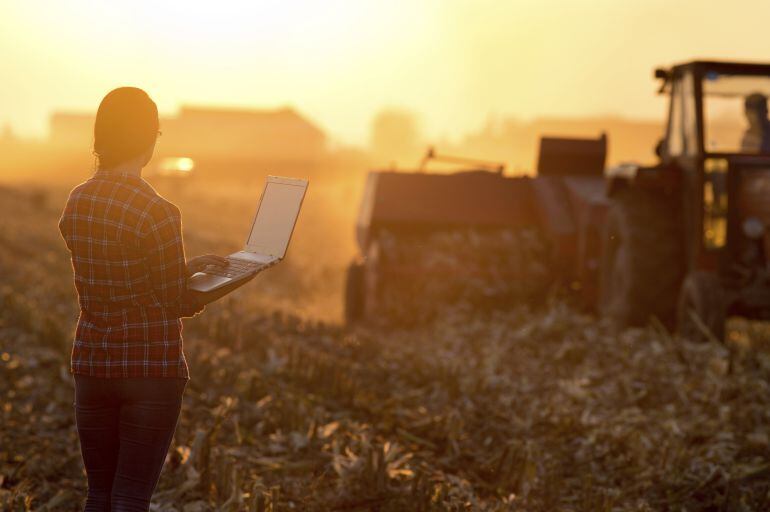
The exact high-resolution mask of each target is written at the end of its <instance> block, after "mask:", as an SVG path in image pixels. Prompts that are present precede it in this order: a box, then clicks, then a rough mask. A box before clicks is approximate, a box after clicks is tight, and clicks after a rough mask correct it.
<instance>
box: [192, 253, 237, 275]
mask: <svg viewBox="0 0 770 512" xmlns="http://www.w3.org/2000/svg"><path fill="white" fill-rule="evenodd" d="M227 265H228V262H227V259H226V258H223V257H222V256H217V255H216V254H204V255H203V256H196V257H194V258H191V259H190V260H188V261H187V275H188V276H191V275H193V274H195V273H196V272H203V271H205V270H206V268H207V267H209V266H212V267H219V268H225V267H226V266H227Z"/></svg>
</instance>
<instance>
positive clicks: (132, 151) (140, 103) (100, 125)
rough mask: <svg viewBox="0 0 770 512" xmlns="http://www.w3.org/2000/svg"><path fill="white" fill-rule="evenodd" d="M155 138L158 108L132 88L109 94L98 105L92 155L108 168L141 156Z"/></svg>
mask: <svg viewBox="0 0 770 512" xmlns="http://www.w3.org/2000/svg"><path fill="white" fill-rule="evenodd" d="M157 136H158V107H157V106H156V105H155V102H154V101H152V100H151V99H150V97H149V96H148V95H147V93H146V92H144V91H143V90H141V89H138V88H136V87H119V88H117V89H115V90H113V91H110V92H109V93H108V94H107V96H105V97H104V99H103V100H102V102H101V103H100V104H99V110H98V111H97V112H96V122H95V123H94V154H95V155H96V156H98V157H99V167H100V168H101V169H110V168H112V167H115V166H116V165H118V164H120V163H123V162H125V161H127V160H131V159H132V158H136V157H137V156H139V155H141V154H142V153H144V152H145V151H147V149H148V148H149V147H150V146H152V144H154V143H155V139H156V138H157Z"/></svg>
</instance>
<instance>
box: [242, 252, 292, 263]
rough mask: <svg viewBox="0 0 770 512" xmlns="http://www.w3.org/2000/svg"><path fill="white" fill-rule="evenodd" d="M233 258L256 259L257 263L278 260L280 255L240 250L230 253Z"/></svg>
mask: <svg viewBox="0 0 770 512" xmlns="http://www.w3.org/2000/svg"><path fill="white" fill-rule="evenodd" d="M230 257H231V258H235V259H238V260H246V261H254V262H257V263H272V262H274V261H278V260H279V259H280V258H278V256H270V255H269V254H258V253H256V252H249V251H238V252H236V253H233V254H231V255H230Z"/></svg>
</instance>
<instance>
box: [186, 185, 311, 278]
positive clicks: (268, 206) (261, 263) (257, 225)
mask: <svg viewBox="0 0 770 512" xmlns="http://www.w3.org/2000/svg"><path fill="white" fill-rule="evenodd" d="M307 183H308V182H307V180H300V179H294V178H281V177H278V176H268V177H267V183H265V188H264V190H263V191H262V197H261V198H260V200H259V206H258V207H257V214H256V215H255V216H254V222H253V223H252V225H251V231H250V232H249V237H248V239H247V240H246V247H244V248H243V250H242V251H238V252H236V253H233V254H231V255H230V256H227V261H228V263H229V264H228V266H227V267H224V268H210V269H207V270H206V271H205V272H197V273H195V274H193V275H192V276H191V277H190V279H189V280H188V282H187V288H189V289H191V290H196V291H199V292H210V291H213V290H216V289H217V288H221V287H222V286H225V285H227V284H230V283H233V282H234V281H238V280H240V279H245V278H247V277H250V276H251V275H252V274H255V273H257V272H261V271H262V270H264V269H266V268H268V267H271V266H273V265H275V264H276V263H278V262H279V261H281V260H282V259H283V257H284V255H285V254H286V248H287V247H288V246H289V240H290V239H291V234H292V232H293V231H294V226H295V224H296V223H297V216H298V215H299V209H300V207H301V206H302V200H303V199H304V198H305V191H306V190H307Z"/></svg>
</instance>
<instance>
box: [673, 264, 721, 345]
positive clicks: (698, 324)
mask: <svg viewBox="0 0 770 512" xmlns="http://www.w3.org/2000/svg"><path fill="white" fill-rule="evenodd" d="M676 321H677V322H676V323H677V333H678V334H679V335H680V336H682V337H683V338H686V339H688V340H691V341H699V342H706V341H709V339H711V337H712V336H713V337H714V338H716V339H717V340H719V341H724V338H725V323H726V308H725V299H724V289H723V288H722V285H721V284H720V282H719V279H718V278H717V276H716V275H715V274H713V273H709V272H692V273H691V274H689V275H688V276H687V278H686V279H685V280H684V283H683V284H682V290H681V291H680V292H679V301H678V303H677V311H676Z"/></svg>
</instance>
